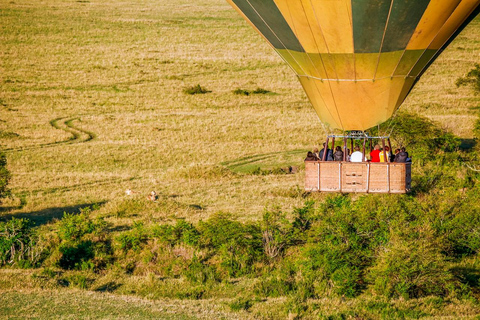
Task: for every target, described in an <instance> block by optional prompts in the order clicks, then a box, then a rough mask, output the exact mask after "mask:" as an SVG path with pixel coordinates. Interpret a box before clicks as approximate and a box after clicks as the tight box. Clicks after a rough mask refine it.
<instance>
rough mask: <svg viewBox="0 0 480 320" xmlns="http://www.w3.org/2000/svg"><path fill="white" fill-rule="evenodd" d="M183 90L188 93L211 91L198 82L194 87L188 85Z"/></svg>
mask: <svg viewBox="0 0 480 320" xmlns="http://www.w3.org/2000/svg"><path fill="white" fill-rule="evenodd" d="M183 92H184V93H186V94H191V95H193V94H205V93H209V92H211V91H209V90H207V89H205V88H203V87H201V86H200V85H199V84H197V85H196V86H193V87H187V88H185V89H183Z"/></svg>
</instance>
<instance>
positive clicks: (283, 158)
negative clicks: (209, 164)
mask: <svg viewBox="0 0 480 320" xmlns="http://www.w3.org/2000/svg"><path fill="white" fill-rule="evenodd" d="M307 151H308V150H305V149H296V150H290V151H278V152H271V153H262V154H255V155H250V156H246V157H242V158H238V159H235V160H230V161H224V162H221V163H220V165H222V166H224V167H225V168H227V169H229V170H231V171H232V172H235V173H244V174H262V173H278V174H284V173H286V172H285V170H284V168H288V167H293V166H300V165H302V164H303V159H304V158H305V155H306V154H307Z"/></svg>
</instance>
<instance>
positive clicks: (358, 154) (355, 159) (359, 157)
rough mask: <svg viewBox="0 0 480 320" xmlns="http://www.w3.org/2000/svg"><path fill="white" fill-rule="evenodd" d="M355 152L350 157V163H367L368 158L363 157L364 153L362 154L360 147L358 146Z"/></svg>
mask: <svg viewBox="0 0 480 320" xmlns="http://www.w3.org/2000/svg"><path fill="white" fill-rule="evenodd" d="M354 150H355V152H354V153H352V155H351V156H350V161H351V162H363V161H367V158H365V156H364V155H363V153H361V152H360V147H359V146H356V147H355V148H354ZM362 158H363V159H362Z"/></svg>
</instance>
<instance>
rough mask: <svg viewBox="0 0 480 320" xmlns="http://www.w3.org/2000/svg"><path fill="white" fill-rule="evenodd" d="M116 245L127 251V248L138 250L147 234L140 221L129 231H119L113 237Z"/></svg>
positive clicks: (124, 251) (145, 239)
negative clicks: (118, 233)
mask: <svg viewBox="0 0 480 320" xmlns="http://www.w3.org/2000/svg"><path fill="white" fill-rule="evenodd" d="M115 240H116V242H117V247H118V248H119V249H120V250H122V251H123V253H125V254H126V253H127V252H128V251H129V250H133V251H136V252H138V251H140V249H141V248H142V247H143V245H145V243H146V242H147V240H148V235H147V232H146V231H145V229H144V228H143V224H142V223H136V224H134V228H133V230H131V231H128V232H124V233H121V234H120V235H118V236H117V237H116V238H115Z"/></svg>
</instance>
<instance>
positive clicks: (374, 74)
mask: <svg viewBox="0 0 480 320" xmlns="http://www.w3.org/2000/svg"><path fill="white" fill-rule="evenodd" d="M394 1H395V0H392V2H390V9H388V15H387V21H385V28H384V29H383V36H382V42H381V43H380V49H379V51H378V59H377V65H376V66H375V72H374V73H373V80H374V81H375V78H376V77H377V71H378V65H379V64H380V58H381V57H382V49H383V43H384V41H385V34H386V33H387V28H388V23H389V22H390V15H391V14H392V8H393V2H394Z"/></svg>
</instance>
